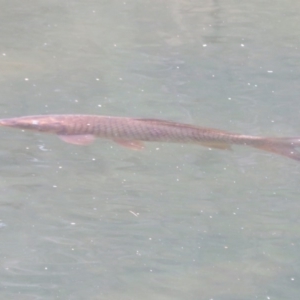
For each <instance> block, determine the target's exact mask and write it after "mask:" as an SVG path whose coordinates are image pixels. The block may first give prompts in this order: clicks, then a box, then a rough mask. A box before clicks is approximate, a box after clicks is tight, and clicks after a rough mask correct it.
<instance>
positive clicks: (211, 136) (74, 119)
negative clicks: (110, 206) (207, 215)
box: [0, 115, 300, 161]
mask: <svg viewBox="0 0 300 300" xmlns="http://www.w3.org/2000/svg"><path fill="white" fill-rule="evenodd" d="M0 126H7V127H13V128H19V129H25V130H27V129H28V130H34V131H39V132H45V133H52V134H56V135H58V136H59V137H60V138H61V139H62V140H64V141H65V142H68V143H73V144H78V145H87V144H90V143H92V142H93V141H94V139H95V138H96V137H100V138H105V139H110V140H113V141H114V142H116V143H118V144H121V145H122V146H125V147H129V148H132V149H136V150H137V149H142V148H143V142H167V143H189V144H200V145H202V146H206V147H210V148H217V149H230V146H231V145H246V146H252V147H255V148H259V149H261V150H265V151H269V152H274V153H277V154H280V155H283V156H287V157H289V158H292V159H295V160H299V161H300V153H299V152H298V151H297V149H296V148H297V147H299V146H300V137H296V138H268V137H259V136H251V135H242V134H235V133H231V132H227V131H223V130H218V129H212V128H205V127H198V126H194V125H189V124H183V123H177V122H172V121H165V120H158V119H138V118H126V117H111V116H98V115H37V116H26V117H18V118H10V119H0Z"/></svg>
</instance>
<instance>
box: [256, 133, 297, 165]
mask: <svg viewBox="0 0 300 300" xmlns="http://www.w3.org/2000/svg"><path fill="white" fill-rule="evenodd" d="M252 146H253V147H255V148H258V149H261V150H264V151H267V152H272V153H276V154H279V155H282V156H286V157H289V158H291V159H294V160H298V161H300V152H299V151H298V149H297V148H299V147H300V137H295V138H265V139H263V140H261V142H260V143H258V144H257V145H255V144H252Z"/></svg>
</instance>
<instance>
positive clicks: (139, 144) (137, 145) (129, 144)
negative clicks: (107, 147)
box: [113, 139, 145, 150]
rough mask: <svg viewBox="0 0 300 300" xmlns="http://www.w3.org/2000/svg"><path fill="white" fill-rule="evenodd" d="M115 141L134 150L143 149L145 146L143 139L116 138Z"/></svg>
mask: <svg viewBox="0 0 300 300" xmlns="http://www.w3.org/2000/svg"><path fill="white" fill-rule="evenodd" d="M113 141H114V142H116V143H117V144H119V145H121V146H123V147H126V148H130V149H132V150H142V149H144V148H145V146H144V143H143V142H141V141H128V140H121V139H114V140H113Z"/></svg>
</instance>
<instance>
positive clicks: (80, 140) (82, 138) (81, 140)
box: [58, 134, 95, 146]
mask: <svg viewBox="0 0 300 300" xmlns="http://www.w3.org/2000/svg"><path fill="white" fill-rule="evenodd" d="M58 137H59V138H60V139H61V140H63V141H64V142H66V143H69V144H74V145H81V146H85V145H89V144H91V143H93V141H94V140H95V136H93V135H91V134H85V135H59V136H58Z"/></svg>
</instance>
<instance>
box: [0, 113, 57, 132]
mask: <svg viewBox="0 0 300 300" xmlns="http://www.w3.org/2000/svg"><path fill="white" fill-rule="evenodd" d="M0 126H6V127H13V128H19V129H24V130H27V129H28V130H34V131H41V132H49V133H59V131H60V130H61V129H62V126H63V124H62V120H59V118H57V117H55V116H27V117H20V118H10V119H0Z"/></svg>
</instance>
